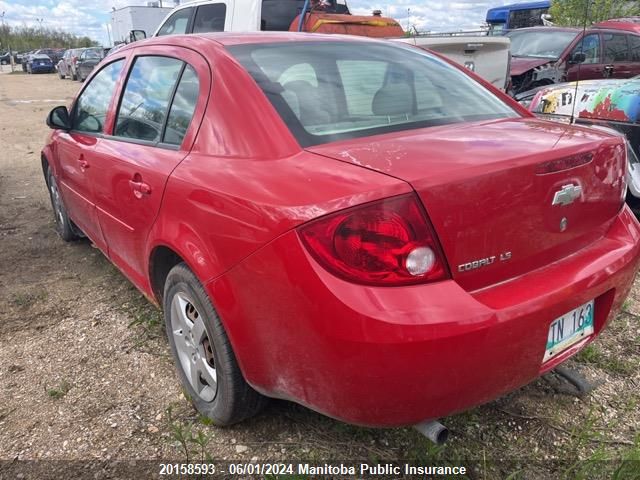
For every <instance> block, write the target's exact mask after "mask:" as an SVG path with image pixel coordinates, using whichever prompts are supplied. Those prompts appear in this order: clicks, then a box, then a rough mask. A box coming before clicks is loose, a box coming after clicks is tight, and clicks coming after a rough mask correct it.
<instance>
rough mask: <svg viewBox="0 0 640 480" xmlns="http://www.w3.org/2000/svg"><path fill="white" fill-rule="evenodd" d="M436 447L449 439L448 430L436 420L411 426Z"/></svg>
mask: <svg viewBox="0 0 640 480" xmlns="http://www.w3.org/2000/svg"><path fill="white" fill-rule="evenodd" d="M413 428H415V429H416V430H417V431H419V432H420V433H421V434H422V435H424V436H425V437H427V438H428V439H429V440H431V441H432V442H433V443H435V444H436V445H443V444H444V442H446V441H447V438H449V429H448V428H447V427H445V426H444V425H442V424H441V423H440V422H439V421H437V420H427V421H425V422H420V423H418V424H416V425H414V426H413Z"/></svg>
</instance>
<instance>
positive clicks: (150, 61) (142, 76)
mask: <svg viewBox="0 0 640 480" xmlns="http://www.w3.org/2000/svg"><path fill="white" fill-rule="evenodd" d="M183 65H184V62H182V61H181V60H178V59H176V58H168V57H155V56H148V57H139V58H137V59H136V61H135V63H134V64H133V67H132V68H131V72H130V73H129V78H128V79H127V84H126V86H125V89H124V94H123V95H122V101H121V102H120V108H119V109H118V117H117V120H116V128H115V132H114V135H115V136H117V137H125V138H131V139H135V140H143V141H147V142H159V141H160V139H161V138H162V129H163V127H164V121H165V117H166V115H167V111H168V109H169V102H170V101H171V96H172V95H173V91H174V89H175V86H176V83H177V82H178V78H179V76H180V73H181V71H182V67H183Z"/></svg>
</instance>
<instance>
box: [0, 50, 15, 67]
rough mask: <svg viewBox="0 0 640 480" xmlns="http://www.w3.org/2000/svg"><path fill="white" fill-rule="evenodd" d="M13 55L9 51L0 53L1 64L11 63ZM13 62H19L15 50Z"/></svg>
mask: <svg viewBox="0 0 640 480" xmlns="http://www.w3.org/2000/svg"><path fill="white" fill-rule="evenodd" d="M11 56H12V55H9V52H5V53H3V54H1V55H0V65H9V64H10V63H11ZM13 63H18V60H17V59H16V54H15V52H13Z"/></svg>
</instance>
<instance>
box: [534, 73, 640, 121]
mask: <svg viewBox="0 0 640 480" xmlns="http://www.w3.org/2000/svg"><path fill="white" fill-rule="evenodd" d="M576 99H577V102H576ZM574 103H575V105H574ZM529 110H531V112H533V113H545V114H554V115H567V116H571V115H572V114H574V112H575V115H576V116H578V117H580V118H594V119H601V120H612V121H619V122H629V123H640V77H635V78H632V79H625V80H583V81H580V82H579V84H578V86H577V88H576V82H571V83H563V84H560V85H552V86H550V87H548V88H545V89H543V90H541V91H540V92H538V93H537V94H536V96H535V97H534V99H533V101H532V102H531V105H530V106H529Z"/></svg>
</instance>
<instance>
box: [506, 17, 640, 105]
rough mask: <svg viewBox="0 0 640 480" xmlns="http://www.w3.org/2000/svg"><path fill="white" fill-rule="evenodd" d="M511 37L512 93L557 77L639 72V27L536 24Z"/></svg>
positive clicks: (618, 75)
mask: <svg viewBox="0 0 640 480" xmlns="http://www.w3.org/2000/svg"><path fill="white" fill-rule="evenodd" d="M620 25H624V24H620ZM507 37H509V38H510V39H511V57H512V59H511V73H510V74H511V88H510V93H511V94H512V95H516V94H519V93H523V92H526V91H529V90H532V89H534V88H537V87H541V86H545V85H551V84H555V83H563V82H573V81H576V80H592V79H604V78H630V77H633V76H636V75H640V33H637V32H634V31H627V30H622V29H613V28H604V27H594V28H588V29H586V30H583V29H579V28H568V27H533V28H523V29H519V30H514V31H512V32H509V33H508V34H507Z"/></svg>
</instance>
